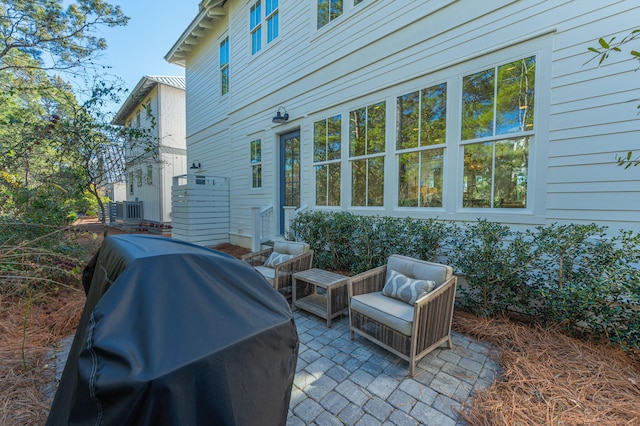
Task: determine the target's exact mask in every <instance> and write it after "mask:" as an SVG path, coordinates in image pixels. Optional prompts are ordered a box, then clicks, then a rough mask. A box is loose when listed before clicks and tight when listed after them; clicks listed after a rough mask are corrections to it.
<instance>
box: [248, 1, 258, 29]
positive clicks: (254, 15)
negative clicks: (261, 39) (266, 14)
mask: <svg viewBox="0 0 640 426" xmlns="http://www.w3.org/2000/svg"><path fill="white" fill-rule="evenodd" d="M260 18H261V10H260V2H259V1H258V2H256V4H254V5H253V6H251V13H250V22H249V29H250V30H253V29H254V28H255V27H256V26H257V25H258V24H259V23H260Z"/></svg>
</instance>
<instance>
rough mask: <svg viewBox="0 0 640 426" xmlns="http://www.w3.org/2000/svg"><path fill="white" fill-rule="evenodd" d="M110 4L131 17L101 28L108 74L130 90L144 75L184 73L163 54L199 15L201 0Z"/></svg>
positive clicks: (128, 0)
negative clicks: (119, 80) (113, 25)
mask: <svg viewBox="0 0 640 426" xmlns="http://www.w3.org/2000/svg"><path fill="white" fill-rule="evenodd" d="M109 3H111V4H113V5H119V6H120V8H121V9H122V12H123V13H124V14H125V15H126V16H128V17H129V18H130V19H129V23H128V24H127V26H124V27H115V28H103V29H101V30H100V35H101V36H102V37H104V38H105V39H106V41H107V45H108V47H107V49H106V51H104V52H103V53H102V55H101V58H100V62H101V63H103V64H105V65H109V66H111V69H110V70H108V73H109V74H113V75H116V76H118V77H120V78H121V79H122V80H123V81H124V84H125V87H126V89H127V90H128V93H130V92H131V90H133V88H134V87H135V86H136V84H138V82H139V81H140V79H141V78H142V77H143V76H145V75H164V76H184V68H183V67H181V66H178V65H175V64H170V63H168V62H167V61H166V60H165V59H164V57H165V55H166V54H167V52H169V50H170V49H171V47H173V45H174V43H175V42H176V41H177V40H178V38H179V37H180V36H181V35H182V33H183V31H184V30H185V29H186V28H187V27H188V26H189V24H190V23H191V21H192V20H193V19H194V18H195V17H196V15H197V14H198V4H199V3H200V0H183V1H176V0H110V1H109ZM123 102H124V99H123ZM118 108H119V106H116V107H115V111H117V109H118Z"/></svg>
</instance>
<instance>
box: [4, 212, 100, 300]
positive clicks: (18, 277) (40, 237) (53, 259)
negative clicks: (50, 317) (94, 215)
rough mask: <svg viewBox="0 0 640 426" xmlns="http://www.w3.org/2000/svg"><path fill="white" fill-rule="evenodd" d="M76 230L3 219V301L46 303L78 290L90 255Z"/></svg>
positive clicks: (83, 237) (83, 236)
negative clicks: (63, 290) (67, 289)
mask: <svg viewBox="0 0 640 426" xmlns="http://www.w3.org/2000/svg"><path fill="white" fill-rule="evenodd" d="M87 238H94V236H87V235H84V234H82V233H80V232H78V231H76V230H74V228H73V227H64V226H54V225H42V224H37V223H31V222H27V221H22V222H17V221H16V220H15V219H6V218H0V298H2V297H14V296H15V297H18V298H19V299H25V298H29V299H31V298H32V299H33V301H34V302H35V303H38V302H39V301H41V300H46V298H47V297H50V296H51V295H53V294H55V293H57V292H58V291H60V289H61V288H64V287H75V288H77V287H78V284H79V282H80V272H81V269H82V267H83V266H84V264H85V263H86V260H87V258H88V255H89V252H88V250H87V247H86V246H85V245H84V244H83V243H82V239H87Z"/></svg>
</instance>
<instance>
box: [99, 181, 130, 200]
mask: <svg viewBox="0 0 640 426" xmlns="http://www.w3.org/2000/svg"><path fill="white" fill-rule="evenodd" d="M104 195H105V197H107V198H108V199H109V201H112V202H118V201H125V200H126V199H127V183H126V182H113V183H108V184H106V185H105V188H104Z"/></svg>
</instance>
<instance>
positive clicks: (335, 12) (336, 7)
mask: <svg viewBox="0 0 640 426" xmlns="http://www.w3.org/2000/svg"><path fill="white" fill-rule="evenodd" d="M340 15H342V0H331V1H330V10H329V20H330V21H333V20H334V19H336V18H337V17H338V16H340Z"/></svg>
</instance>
